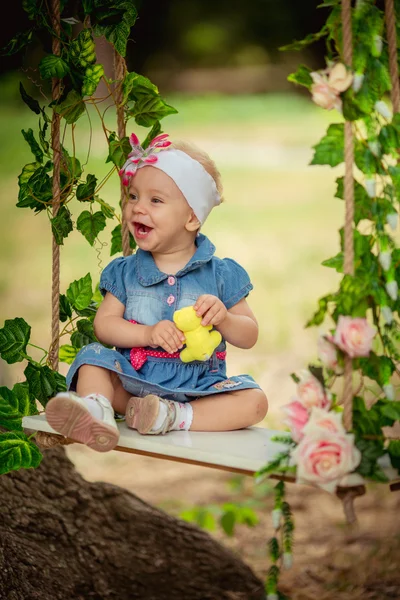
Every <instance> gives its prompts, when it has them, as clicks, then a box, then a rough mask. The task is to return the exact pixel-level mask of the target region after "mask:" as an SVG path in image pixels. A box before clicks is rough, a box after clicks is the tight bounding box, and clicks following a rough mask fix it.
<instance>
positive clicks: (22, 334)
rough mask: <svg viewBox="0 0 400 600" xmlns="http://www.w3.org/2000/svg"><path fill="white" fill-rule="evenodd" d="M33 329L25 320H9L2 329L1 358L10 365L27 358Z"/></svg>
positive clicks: (18, 318)
mask: <svg viewBox="0 0 400 600" xmlns="http://www.w3.org/2000/svg"><path fill="white" fill-rule="evenodd" d="M30 335H31V327H30V325H28V323H27V322H26V321H24V319H22V318H21V317H17V318H16V319H7V320H6V321H5V322H4V327H3V328H2V329H0V356H1V358H2V359H3V360H5V361H6V362H7V363H8V364H9V365H11V364H13V363H16V362H21V361H22V360H24V358H25V354H26V346H27V343H28V342H29V338H30Z"/></svg>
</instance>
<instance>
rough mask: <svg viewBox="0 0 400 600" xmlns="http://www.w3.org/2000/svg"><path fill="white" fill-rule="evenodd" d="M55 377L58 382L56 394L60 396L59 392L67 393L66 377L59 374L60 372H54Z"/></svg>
mask: <svg viewBox="0 0 400 600" xmlns="http://www.w3.org/2000/svg"><path fill="white" fill-rule="evenodd" d="M53 375H54V379H55V381H56V389H55V393H56V394H58V392H66V391H67V380H66V378H65V377H64V375H61V373H58V371H53Z"/></svg>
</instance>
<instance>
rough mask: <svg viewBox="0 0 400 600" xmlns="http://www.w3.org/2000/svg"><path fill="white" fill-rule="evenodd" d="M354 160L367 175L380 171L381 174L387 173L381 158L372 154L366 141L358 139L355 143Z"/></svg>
mask: <svg viewBox="0 0 400 600" xmlns="http://www.w3.org/2000/svg"><path fill="white" fill-rule="evenodd" d="M354 160H355V163H356V165H357V167H358V168H359V169H360V171H362V172H363V173H365V174H366V175H374V174H375V173H379V174H380V175H384V174H385V171H384V170H383V168H382V165H381V161H380V159H379V158H377V157H376V156H375V155H374V154H372V152H371V150H370V149H369V148H368V146H367V145H366V144H365V141H364V142H363V141H361V140H358V139H357V140H356V142H355V144H354Z"/></svg>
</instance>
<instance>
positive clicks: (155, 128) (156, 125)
mask: <svg viewBox="0 0 400 600" xmlns="http://www.w3.org/2000/svg"><path fill="white" fill-rule="evenodd" d="M160 133H162V129H161V123H160V121H157V123H154V125H153V127H152V128H151V129H150V131H149V133H148V134H147V136H146V139H145V140H144V142H143V144H142V148H147V146H148V145H149V144H150V142H151V140H153V139H154V138H155V137H157V136H158V135H160Z"/></svg>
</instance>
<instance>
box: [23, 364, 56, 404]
mask: <svg viewBox="0 0 400 600" xmlns="http://www.w3.org/2000/svg"><path fill="white" fill-rule="evenodd" d="M24 375H25V377H26V380H27V382H28V384H29V391H30V393H31V394H32V395H33V396H34V398H36V399H37V400H39V402H40V403H41V404H42V405H43V406H46V404H47V401H48V400H50V398H51V397H52V396H54V394H56V392H57V381H56V378H55V371H52V369H50V368H49V367H47V366H41V365H38V364H33V363H31V362H29V363H28V365H27V367H26V369H25V371H24Z"/></svg>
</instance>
